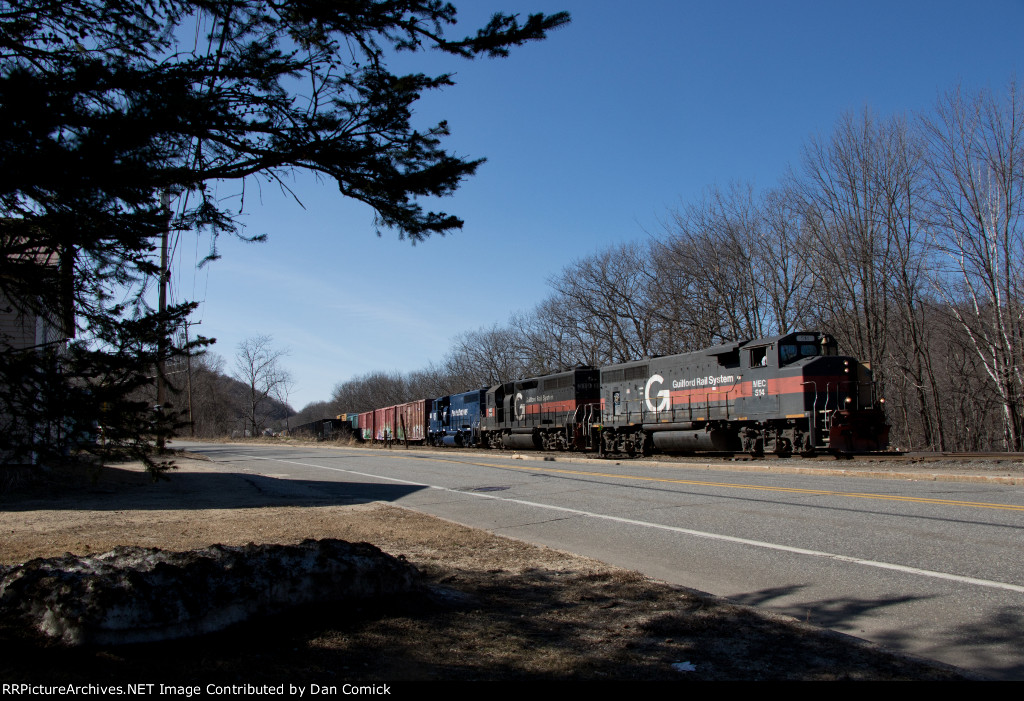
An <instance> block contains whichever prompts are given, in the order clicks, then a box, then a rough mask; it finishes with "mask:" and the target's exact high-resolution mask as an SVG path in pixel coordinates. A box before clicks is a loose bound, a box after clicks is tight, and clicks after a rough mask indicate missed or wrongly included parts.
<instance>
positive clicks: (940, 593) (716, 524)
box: [175, 442, 1024, 679]
mask: <svg viewBox="0 0 1024 701" xmlns="http://www.w3.org/2000/svg"><path fill="white" fill-rule="evenodd" d="M175 447H187V448H188V449H189V450H193V451H195V452H200V453H203V454H205V455H207V456H209V457H210V458H211V459H212V460H214V461H215V462H217V463H219V464H221V465H223V467H224V469H225V470H229V471H232V472H237V473H241V474H244V475H249V476H250V477H249V479H258V480H259V485H260V488H261V489H262V490H264V491H265V492H266V493H267V495H268V497H270V496H271V495H272V496H273V498H274V499H276V500H278V501H280V503H295V504H316V503H328V502H330V503H344V502H346V501H352V502H358V501H370V500H386V501H390V502H393V503H396V504H400V505H402V506H405V507H409V508H413V509H417V510H419V511H423V512H426V513H430V514H434V515H437V516H441V517H443V518H448V519H451V520H454V521H458V522H460V523H464V524H467V525H470V526H475V527H479V528H485V529H488V530H490V531H493V532H495V533H498V534H501V535H507V536H512V537H515V538H520V539H523V540H527V541H530V542H534V543H539V544H543V545H549V546H552V547H557V548H560V549H563V550H569V551H572V552H576V553H580V554H583V555H588V556H591V557H595V558H598V559H600V560H603V561H605V562H609V563H612V564H615V565H619V566H623V567H628V568H631V569H636V570H639V571H641V572H643V573H645V574H647V575H649V576H652V577H655V578H658V579H662V580H665V581H669V582H672V583H676V584H681V585H684V586H687V587H692V588H694V589H699V590H701V591H705V592H710V593H713V594H716V595H719V596H724V597H728V598H730V599H732V600H734V601H737V602H740V603H745V604H750V605H756V606H759V607H762V608H766V609H770V610H772V611H777V612H781V613H785V614H788V615H791V616H794V617H797V618H799V619H801V620H806V621H809V622H811V623H814V624H818V625H822V626H827V627H830V628H833V629H835V630H839V631H842V632H845V633H849V634H852V635H856V636H858V637H862V638H867V639H870V640H874V641H877V642H880V643H883V644H885V645H887V646H889V647H891V648H894V649H899V650H904V651H907V652H911V653H914V654H917V655H920V656H924V657H929V658H932V659H937V660H941V661H943V662H947V663H950V664H954V665H957V666H961V667H965V668H968V669H972V670H976V671H979V672H982V673H984V674H988V675H991V676H994V677H997V678H1003V679H1024V649H1022V648H1024V646H1022V645H1021V641H1024V562H1022V557H1021V545H1022V544H1024V538H1022V535H1024V489H1022V488H1021V487H1019V486H1017V487H1014V486H1003V485H992V484H972V483H955V482H930V481H897V480H874V479H862V478H849V477H848V478H836V477H828V476H820V475H815V476H807V475H764V474H751V473H741V472H730V471H724V470H722V471H719V470H713V469H705V468H702V467H695V466H693V465H678V464H672V465H669V464H662V465H651V464H646V463H637V462H621V463H616V462H614V461H564V460H562V459H559V460H558V461H544V460H539V459H528V460H519V459H513V458H510V457H503V456H501V455H499V454H473V455H470V454H465V453H459V452H457V451H448V452H443V453H436V452H422V451H405V450H401V449H396V450H370V449H358V448H353V449H336V448H332V449H318V448H278V447H266V446H258V445H223V444H184V443H180V442H175Z"/></svg>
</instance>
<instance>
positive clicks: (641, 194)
mask: <svg viewBox="0 0 1024 701" xmlns="http://www.w3.org/2000/svg"><path fill="white" fill-rule="evenodd" d="M455 5H456V6H457V7H459V24H458V25H457V26H456V27H454V28H452V29H451V30H450V32H449V36H456V35H459V36H461V35H463V34H472V33H474V32H475V30H476V28H478V27H480V26H482V25H483V24H485V23H486V21H487V20H488V18H489V17H490V15H491V14H493V13H494V12H496V11H504V12H510V13H520V14H522V15H524V16H525V15H526V14H529V13H531V12H545V13H552V12H557V11H560V10H567V11H569V12H570V13H571V15H572V23H571V24H570V25H568V26H567V27H564V28H562V29H559V30H557V31H555V32H552V33H551V34H550V35H549V37H548V39H547V40H545V41H542V42H536V43H532V44H528V45H525V46H521V47H518V48H516V49H513V50H512V53H511V55H510V56H509V57H508V58H505V59H477V60H475V61H465V60H459V59H455V58H453V57H446V56H440V55H431V54H423V53H421V54H401V55H400V56H399V57H398V60H396V61H393V62H392V63H391V67H392V69H393V70H396V71H397V70H406V71H422V72H428V73H429V72H438V73H440V72H454V74H455V75H454V80H455V83H456V85H454V86H452V87H449V88H446V89H444V90H443V91H439V92H436V93H433V94H430V95H425V96H424V97H423V98H422V99H421V100H420V101H419V103H417V106H416V113H415V118H414V123H415V125H416V126H417V127H419V128H427V127H429V126H432V125H433V124H436V123H437V122H438V121H440V120H442V119H444V120H447V121H448V124H449V127H450V129H451V131H452V135H451V136H450V137H449V138H447V139H446V141H445V145H446V147H447V148H448V150H449V151H450V152H453V153H455V154H457V155H460V156H464V157H471V158H479V157H484V158H486V159H487V162H486V163H485V164H484V165H483V166H481V168H480V169H479V170H478V172H477V174H476V175H475V176H474V177H473V178H471V179H469V180H467V181H466V182H465V183H464V184H463V186H462V187H461V188H460V189H459V191H458V192H457V193H456V194H455V195H454V196H452V197H448V198H445V199H443V200H440V201H437V202H429V203H426V205H429V206H427V208H433V209H438V208H442V209H443V210H444V211H447V212H449V213H453V214H456V215H457V216H459V217H461V218H462V219H464V220H465V226H464V227H463V229H462V230H461V231H458V232H456V233H452V234H449V235H447V236H443V237H432V238H431V239H428V240H427V241H424V242H421V243H418V244H416V245H412V244H410V242H409V241H401V240H399V239H398V236H397V234H395V233H390V234H389V233H388V232H386V231H385V232H384V235H383V236H382V237H377V236H376V235H375V233H374V232H375V229H374V226H373V212H372V211H371V210H370V209H369V208H368V207H366V206H365V205H362V204H360V203H356V202H352V201H349V200H345V199H344V198H342V197H341V195H340V193H338V191H337V188H336V186H333V185H332V184H331V183H329V182H318V181H316V180H315V179H313V178H311V177H308V176H296V177H295V179H294V182H293V183H291V188H292V190H293V192H294V193H295V194H296V195H297V197H298V199H299V200H300V201H301V205H300V204H299V203H297V202H296V201H295V199H293V198H291V197H290V196H287V195H285V194H284V193H282V192H281V191H280V189H279V188H277V187H274V186H267V185H266V184H263V185H260V183H258V182H255V181H253V182H249V183H247V184H246V189H245V201H244V212H245V214H244V217H243V220H244V221H245V223H246V226H247V229H246V232H247V234H249V235H257V234H266V235H267V237H268V240H267V241H266V242H265V243H259V244H247V243H244V242H242V241H239V240H237V239H229V238H226V237H222V238H221V239H220V240H219V241H218V243H217V247H218V251H219V253H220V254H221V259H220V260H217V261H215V262H213V263H212V264H209V265H207V266H205V267H203V268H201V269H197V268H196V262H197V261H198V260H199V259H201V258H203V257H204V256H205V255H206V254H207V253H208V252H209V247H210V241H209V240H208V239H207V238H204V237H197V236H195V235H194V234H188V233H186V234H184V235H182V237H181V238H180V240H179V242H178V245H177V247H176V249H175V252H174V261H173V263H172V294H173V297H174V300H175V301H181V300H195V301H198V302H200V307H199V309H198V311H197V312H196V314H195V315H194V317H193V319H194V320H196V321H200V322H201V323H200V325H199V326H197V327H193V333H195V332H198V333H200V334H202V335H204V336H206V337H212V338H216V339H217V343H216V344H215V346H214V347H213V352H215V353H217V354H219V355H221V356H223V358H224V360H225V361H226V364H225V367H226V369H227V370H228V371H230V370H231V366H232V363H233V358H234V356H235V354H236V352H237V346H238V344H239V343H240V342H241V341H242V340H243V339H245V338H248V337H252V336H257V335H270V336H272V338H273V345H274V346H275V347H276V348H279V349H287V350H288V355H287V357H286V358H285V359H284V361H283V365H284V367H286V368H287V369H288V370H289V371H290V372H291V374H292V376H293V378H294V381H295V384H294V388H293V390H292V392H291V394H290V396H289V402H290V404H291V405H292V406H293V407H294V408H295V409H296V410H298V409H301V408H302V407H303V406H305V405H306V404H308V403H310V402H314V401H323V400H328V399H330V397H331V392H332V390H333V388H334V387H335V385H337V384H338V383H340V382H343V381H345V380H348V379H351V378H353V377H356V376H358V375H362V374H365V373H368V372H371V371H376V370H384V371H394V370H397V371H402V372H407V371H412V370H417V369H422V368H424V367H425V366H426V365H427V364H428V363H431V362H440V361H441V360H442V359H443V358H444V356H445V354H446V352H447V350H448V348H449V346H450V343H451V340H452V339H453V337H455V336H457V335H458V334H460V333H464V332H466V331H472V330H476V329H480V328H482V327H491V326H493V325H495V324H498V325H503V324H505V322H507V321H508V319H509V317H510V315H511V314H514V313H516V312H519V311H529V310H530V309H532V308H533V307H535V306H536V305H537V304H538V303H539V302H541V301H542V300H543V299H544V298H545V297H546V296H547V295H548V293H549V288H548V285H547V281H548V280H549V279H550V278H551V277H552V276H555V275H557V274H558V273H559V271H561V270H562V269H563V268H564V267H566V266H567V265H569V264H570V263H571V262H572V261H574V260H577V259H579V258H583V257H586V256H588V255H591V254H593V253H596V252H598V251H599V250H603V249H605V248H608V247H609V246H612V245H616V244H620V243H625V242H629V241H634V240H642V239H646V238H648V237H650V236H657V235H658V234H659V232H660V231H661V229H662V222H664V221H665V220H666V218H667V217H668V215H669V214H670V213H671V211H672V210H673V209H677V208H680V207H682V206H685V205H686V204H688V203H691V202H695V201H697V200H698V199H699V198H700V197H701V196H702V194H703V193H704V191H705V190H706V188H708V187H709V186H713V185H721V186H726V185H728V184H729V183H731V182H734V181H741V182H750V183H752V184H753V185H754V186H755V187H756V188H758V189H762V188H770V187H773V186H775V185H776V184H778V182H779V180H780V178H781V177H783V176H784V175H785V173H786V172H787V170H788V169H790V168H791V167H796V166H798V164H799V159H800V154H801V150H802V149H803V147H804V146H805V145H806V144H807V142H808V140H809V139H811V138H815V137H828V136H829V135H830V134H831V132H832V130H833V128H834V126H835V124H836V123H837V121H838V120H839V118H840V117H841V115H842V114H843V113H844V112H851V111H852V112H858V113H859V112H861V111H863V110H864V109H870V110H871V111H872V112H873V113H874V114H876V115H878V116H879V117H888V116H891V115H905V116H906V117H907V118H908V119H913V118H914V117H915V115H917V114H921V113H926V112H928V111H930V110H931V109H932V107H933V106H934V105H935V103H936V101H937V99H938V97H939V96H940V95H941V94H943V93H945V92H947V91H949V90H950V89H952V88H954V87H956V86H958V85H959V86H962V87H963V88H964V89H965V90H966V91H969V92H970V91H976V90H979V89H982V88H988V89H991V90H993V91H997V92H998V91H1005V89H1006V87H1007V85H1008V84H1009V81H1010V80H1011V79H1013V78H1014V77H1015V76H1017V75H1021V76H1022V78H1024V72H1022V71H1021V68H1022V66H1021V62H1022V59H1021V56H1022V51H1021V50H1022V48H1024V42H1022V37H1024V0H979V1H978V2H974V3H967V2H948V1H944V0H930V1H928V2H917V1H916V0H913V1H912V0H902V1H897V2H893V1H892V0H889V1H887V2H876V1H874V0H861V1H859V2H856V3H853V2H846V3H842V2H831V1H830V2H820V1H811V0H771V1H770V2H769V1H767V0H765V1H762V2H752V1H746V0H742V1H741V0H716V1H714V2H712V1H709V0H705V1H704V2H689V1H686V0H674V1H673V0H631V2H629V3H626V2H622V1H613V0H472V2H468V1H465V0H463V1H458V0H457V1H456V2H455ZM228 187H230V188H231V189H230V190H225V192H226V193H229V192H234V189H235V188H234V186H228ZM426 205H425V206H426Z"/></svg>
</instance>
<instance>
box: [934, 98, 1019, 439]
mask: <svg viewBox="0 0 1024 701" xmlns="http://www.w3.org/2000/svg"><path fill="white" fill-rule="evenodd" d="M935 113H936V114H935V117H934V118H927V119H924V120H923V124H924V129H925V132H926V135H927V138H928V142H929V146H930V149H929V153H928V170H929V174H930V176H931V178H930V185H931V187H930V196H931V208H930V214H931V219H932V226H933V235H934V241H935V244H936V246H937V247H938V249H939V250H940V251H941V252H942V253H944V254H945V256H946V260H947V261H948V264H947V265H946V266H945V268H944V269H943V270H941V271H939V274H938V275H937V276H936V278H935V281H936V285H935V287H936V290H937V291H938V293H939V294H940V295H941V296H942V297H943V299H944V301H945V303H946V305H947V308H948V309H949V311H950V313H952V315H953V316H954V317H955V318H956V320H957V321H958V322H959V324H960V326H961V328H962V329H963V332H964V334H965V335H966V339H967V343H968V344H969V347H970V348H971V350H972V351H973V352H974V353H975V354H976V355H977V357H978V359H979V360H980V364H981V367H982V368H983V371H984V375H985V376H986V377H987V378H988V380H989V381H990V382H991V385H992V386H993V387H994V388H995V391H996V393H997V394H998V397H999V401H1000V403H1001V405H1002V422H1003V442H1004V444H1005V446H1006V448H1007V449H1008V450H1021V449H1022V448H1024V427H1022V425H1021V424H1022V413H1024V412H1022V406H1021V404H1022V389H1024V377H1022V374H1024V358H1022V354H1024V328H1022V326H1024V299H1022V289H1021V285H1022V284H1024V220H1022V211H1021V207H1022V204H1024V95H1022V94H1021V92H1020V90H1019V89H1018V87H1017V85H1016V84H1015V83H1011V84H1010V86H1009V89H1008V91H1007V94H1006V97H1005V99H1000V98H998V97H996V96H995V95H993V94H992V93H991V92H989V91H981V92H979V93H978V94H976V95H973V96H965V95H964V94H963V92H962V91H961V90H960V89H956V90H953V91H950V92H949V93H947V94H946V95H944V96H943V97H942V98H941V99H940V101H939V104H938V105H937V107H936V110H935Z"/></svg>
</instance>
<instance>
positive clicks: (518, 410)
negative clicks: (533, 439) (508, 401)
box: [512, 392, 526, 421]
mask: <svg viewBox="0 0 1024 701" xmlns="http://www.w3.org/2000/svg"><path fill="white" fill-rule="evenodd" d="M512 413H514V414H515V415H516V420H517V421H522V420H523V419H525V418H526V405H525V404H523V393H522V392H519V393H518V394H516V399H515V401H514V402H512Z"/></svg>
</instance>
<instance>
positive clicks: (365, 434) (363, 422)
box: [359, 411, 373, 441]
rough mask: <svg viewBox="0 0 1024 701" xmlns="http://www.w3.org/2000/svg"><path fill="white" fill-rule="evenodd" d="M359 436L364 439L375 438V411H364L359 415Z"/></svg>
mask: <svg viewBox="0 0 1024 701" xmlns="http://www.w3.org/2000/svg"><path fill="white" fill-rule="evenodd" d="M359 436H360V438H362V439H363V440H364V441H372V440H373V412H372V411H364V412H363V413H361V414H360V415H359Z"/></svg>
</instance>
